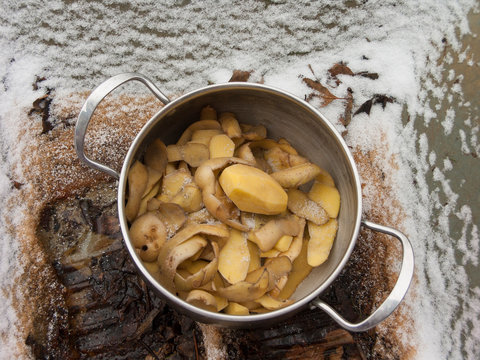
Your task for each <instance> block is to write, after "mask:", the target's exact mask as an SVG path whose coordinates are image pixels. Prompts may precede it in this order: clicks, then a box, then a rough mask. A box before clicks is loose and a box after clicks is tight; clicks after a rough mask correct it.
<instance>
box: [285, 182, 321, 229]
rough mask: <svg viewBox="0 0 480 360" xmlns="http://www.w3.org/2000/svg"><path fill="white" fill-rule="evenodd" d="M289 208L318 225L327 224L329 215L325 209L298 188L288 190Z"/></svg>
mask: <svg viewBox="0 0 480 360" xmlns="http://www.w3.org/2000/svg"><path fill="white" fill-rule="evenodd" d="M287 194H288V203H287V207H288V210H290V211H291V212H293V213H294V214H295V215H297V216H299V217H302V218H304V219H306V220H309V221H312V222H314V223H315V224H317V225H321V224H325V223H326V222H327V221H328V219H329V216H328V214H327V212H326V211H325V209H323V207H321V206H320V205H319V204H318V203H317V202H316V201H313V200H312V199H310V198H309V197H308V196H307V194H305V193H304V192H303V191H301V190H298V189H290V190H288V193H287Z"/></svg>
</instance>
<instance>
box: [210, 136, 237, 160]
mask: <svg viewBox="0 0 480 360" xmlns="http://www.w3.org/2000/svg"><path fill="white" fill-rule="evenodd" d="M209 150H210V159H213V158H219V157H232V156H233V153H234V151H235V144H234V142H233V141H232V139H230V138H229V137H228V136H227V135H225V134H219V135H215V136H213V137H212V138H211V140H210V143H209Z"/></svg>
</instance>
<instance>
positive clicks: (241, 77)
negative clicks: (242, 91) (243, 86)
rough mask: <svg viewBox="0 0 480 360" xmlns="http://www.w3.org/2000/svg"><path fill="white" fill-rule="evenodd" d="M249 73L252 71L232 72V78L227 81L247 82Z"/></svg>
mask: <svg viewBox="0 0 480 360" xmlns="http://www.w3.org/2000/svg"><path fill="white" fill-rule="evenodd" d="M251 73H252V71H242V70H233V74H232V77H231V78H230V80H228V81H229V82H232V81H248V79H249V78H250V75H251Z"/></svg>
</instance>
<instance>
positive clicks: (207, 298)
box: [185, 290, 217, 312]
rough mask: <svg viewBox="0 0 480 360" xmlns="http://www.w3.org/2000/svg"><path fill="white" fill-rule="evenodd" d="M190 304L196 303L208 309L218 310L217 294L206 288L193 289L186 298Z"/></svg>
mask: <svg viewBox="0 0 480 360" xmlns="http://www.w3.org/2000/svg"><path fill="white" fill-rule="evenodd" d="M185 300H186V301H187V302H188V303H189V304H192V305H195V306H197V307H199V308H201V309H204V310H207V311H213V312H216V311H217V300H216V299H215V296H213V295H212V294H210V293H209V292H207V291H205V290H192V291H190V292H189V293H188V295H187V298H186V299H185Z"/></svg>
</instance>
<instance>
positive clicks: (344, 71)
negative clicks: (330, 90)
mask: <svg viewBox="0 0 480 360" xmlns="http://www.w3.org/2000/svg"><path fill="white" fill-rule="evenodd" d="M328 73H329V74H330V77H331V78H332V79H334V80H335V83H336V84H337V85H339V84H340V83H341V81H340V80H339V79H338V78H337V75H350V76H353V75H355V74H354V73H353V71H352V70H350V68H349V67H348V66H347V65H345V64H344V63H343V62H339V63H336V64H335V65H333V66H332V67H331V68H330V69H328Z"/></svg>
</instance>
